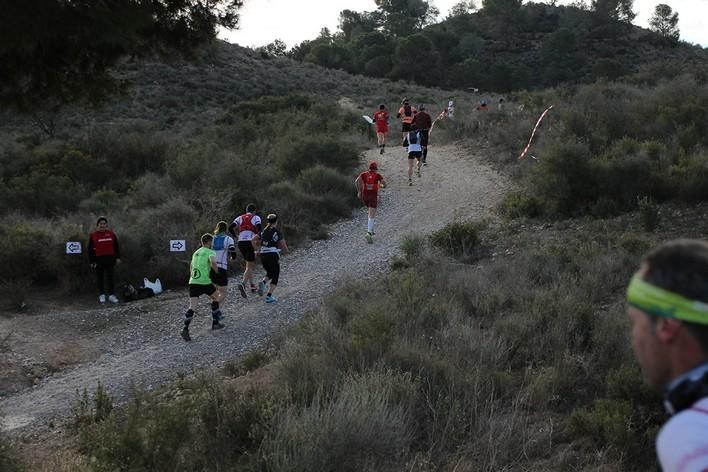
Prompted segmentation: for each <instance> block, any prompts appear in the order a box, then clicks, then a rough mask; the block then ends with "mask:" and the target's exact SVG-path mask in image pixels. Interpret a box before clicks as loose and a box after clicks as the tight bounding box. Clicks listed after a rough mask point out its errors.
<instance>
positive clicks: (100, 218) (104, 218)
mask: <svg viewBox="0 0 708 472" xmlns="http://www.w3.org/2000/svg"><path fill="white" fill-rule="evenodd" d="M101 221H104V222H106V223H108V218H106V217H105V216H99V217H98V219H97V220H96V226H98V224H99V223H100V222H101Z"/></svg>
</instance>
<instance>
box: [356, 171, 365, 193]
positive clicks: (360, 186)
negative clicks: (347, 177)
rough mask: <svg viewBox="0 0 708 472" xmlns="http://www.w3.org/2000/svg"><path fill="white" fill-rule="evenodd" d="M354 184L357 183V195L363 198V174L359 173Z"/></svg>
mask: <svg viewBox="0 0 708 472" xmlns="http://www.w3.org/2000/svg"><path fill="white" fill-rule="evenodd" d="M354 185H356V195H357V197H359V198H361V191H362V190H363V188H364V182H362V181H361V175H359V176H358V177H357V178H356V180H355V181H354Z"/></svg>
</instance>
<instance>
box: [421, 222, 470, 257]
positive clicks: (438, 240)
mask: <svg viewBox="0 0 708 472" xmlns="http://www.w3.org/2000/svg"><path fill="white" fill-rule="evenodd" d="M482 228H483V225H482V224H481V223H477V222H472V221H454V222H452V223H448V224H447V225H445V226H443V227H442V228H440V229H439V230H437V231H435V232H434V233H433V234H431V235H430V242H431V243H432V245H433V246H435V247H437V248H438V249H440V250H442V251H443V252H444V253H445V254H447V255H449V256H452V257H455V258H458V259H462V260H466V259H469V258H470V257H472V256H473V255H474V253H475V249H477V246H478V245H479V242H480V237H479V233H480V231H481V229H482Z"/></svg>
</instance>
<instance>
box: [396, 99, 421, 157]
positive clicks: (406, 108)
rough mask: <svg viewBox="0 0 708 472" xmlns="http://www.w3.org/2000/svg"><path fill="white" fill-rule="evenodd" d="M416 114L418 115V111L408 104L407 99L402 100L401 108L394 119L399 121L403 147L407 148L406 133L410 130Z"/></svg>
mask: <svg viewBox="0 0 708 472" xmlns="http://www.w3.org/2000/svg"><path fill="white" fill-rule="evenodd" d="M416 113H418V110H416V109H415V107H414V106H411V104H410V103H408V99H407V98H404V99H403V103H402V104H401V108H399V109H398V114H397V115H396V118H398V119H399V120H401V139H402V140H403V142H402V144H403V146H408V142H407V141H406V137H407V135H408V132H409V131H410V130H411V123H413V118H414V117H415V114H416Z"/></svg>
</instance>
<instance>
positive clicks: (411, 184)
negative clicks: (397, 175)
mask: <svg viewBox="0 0 708 472" xmlns="http://www.w3.org/2000/svg"><path fill="white" fill-rule="evenodd" d="M408 186H410V187H412V186H413V181H412V180H411V179H408Z"/></svg>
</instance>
